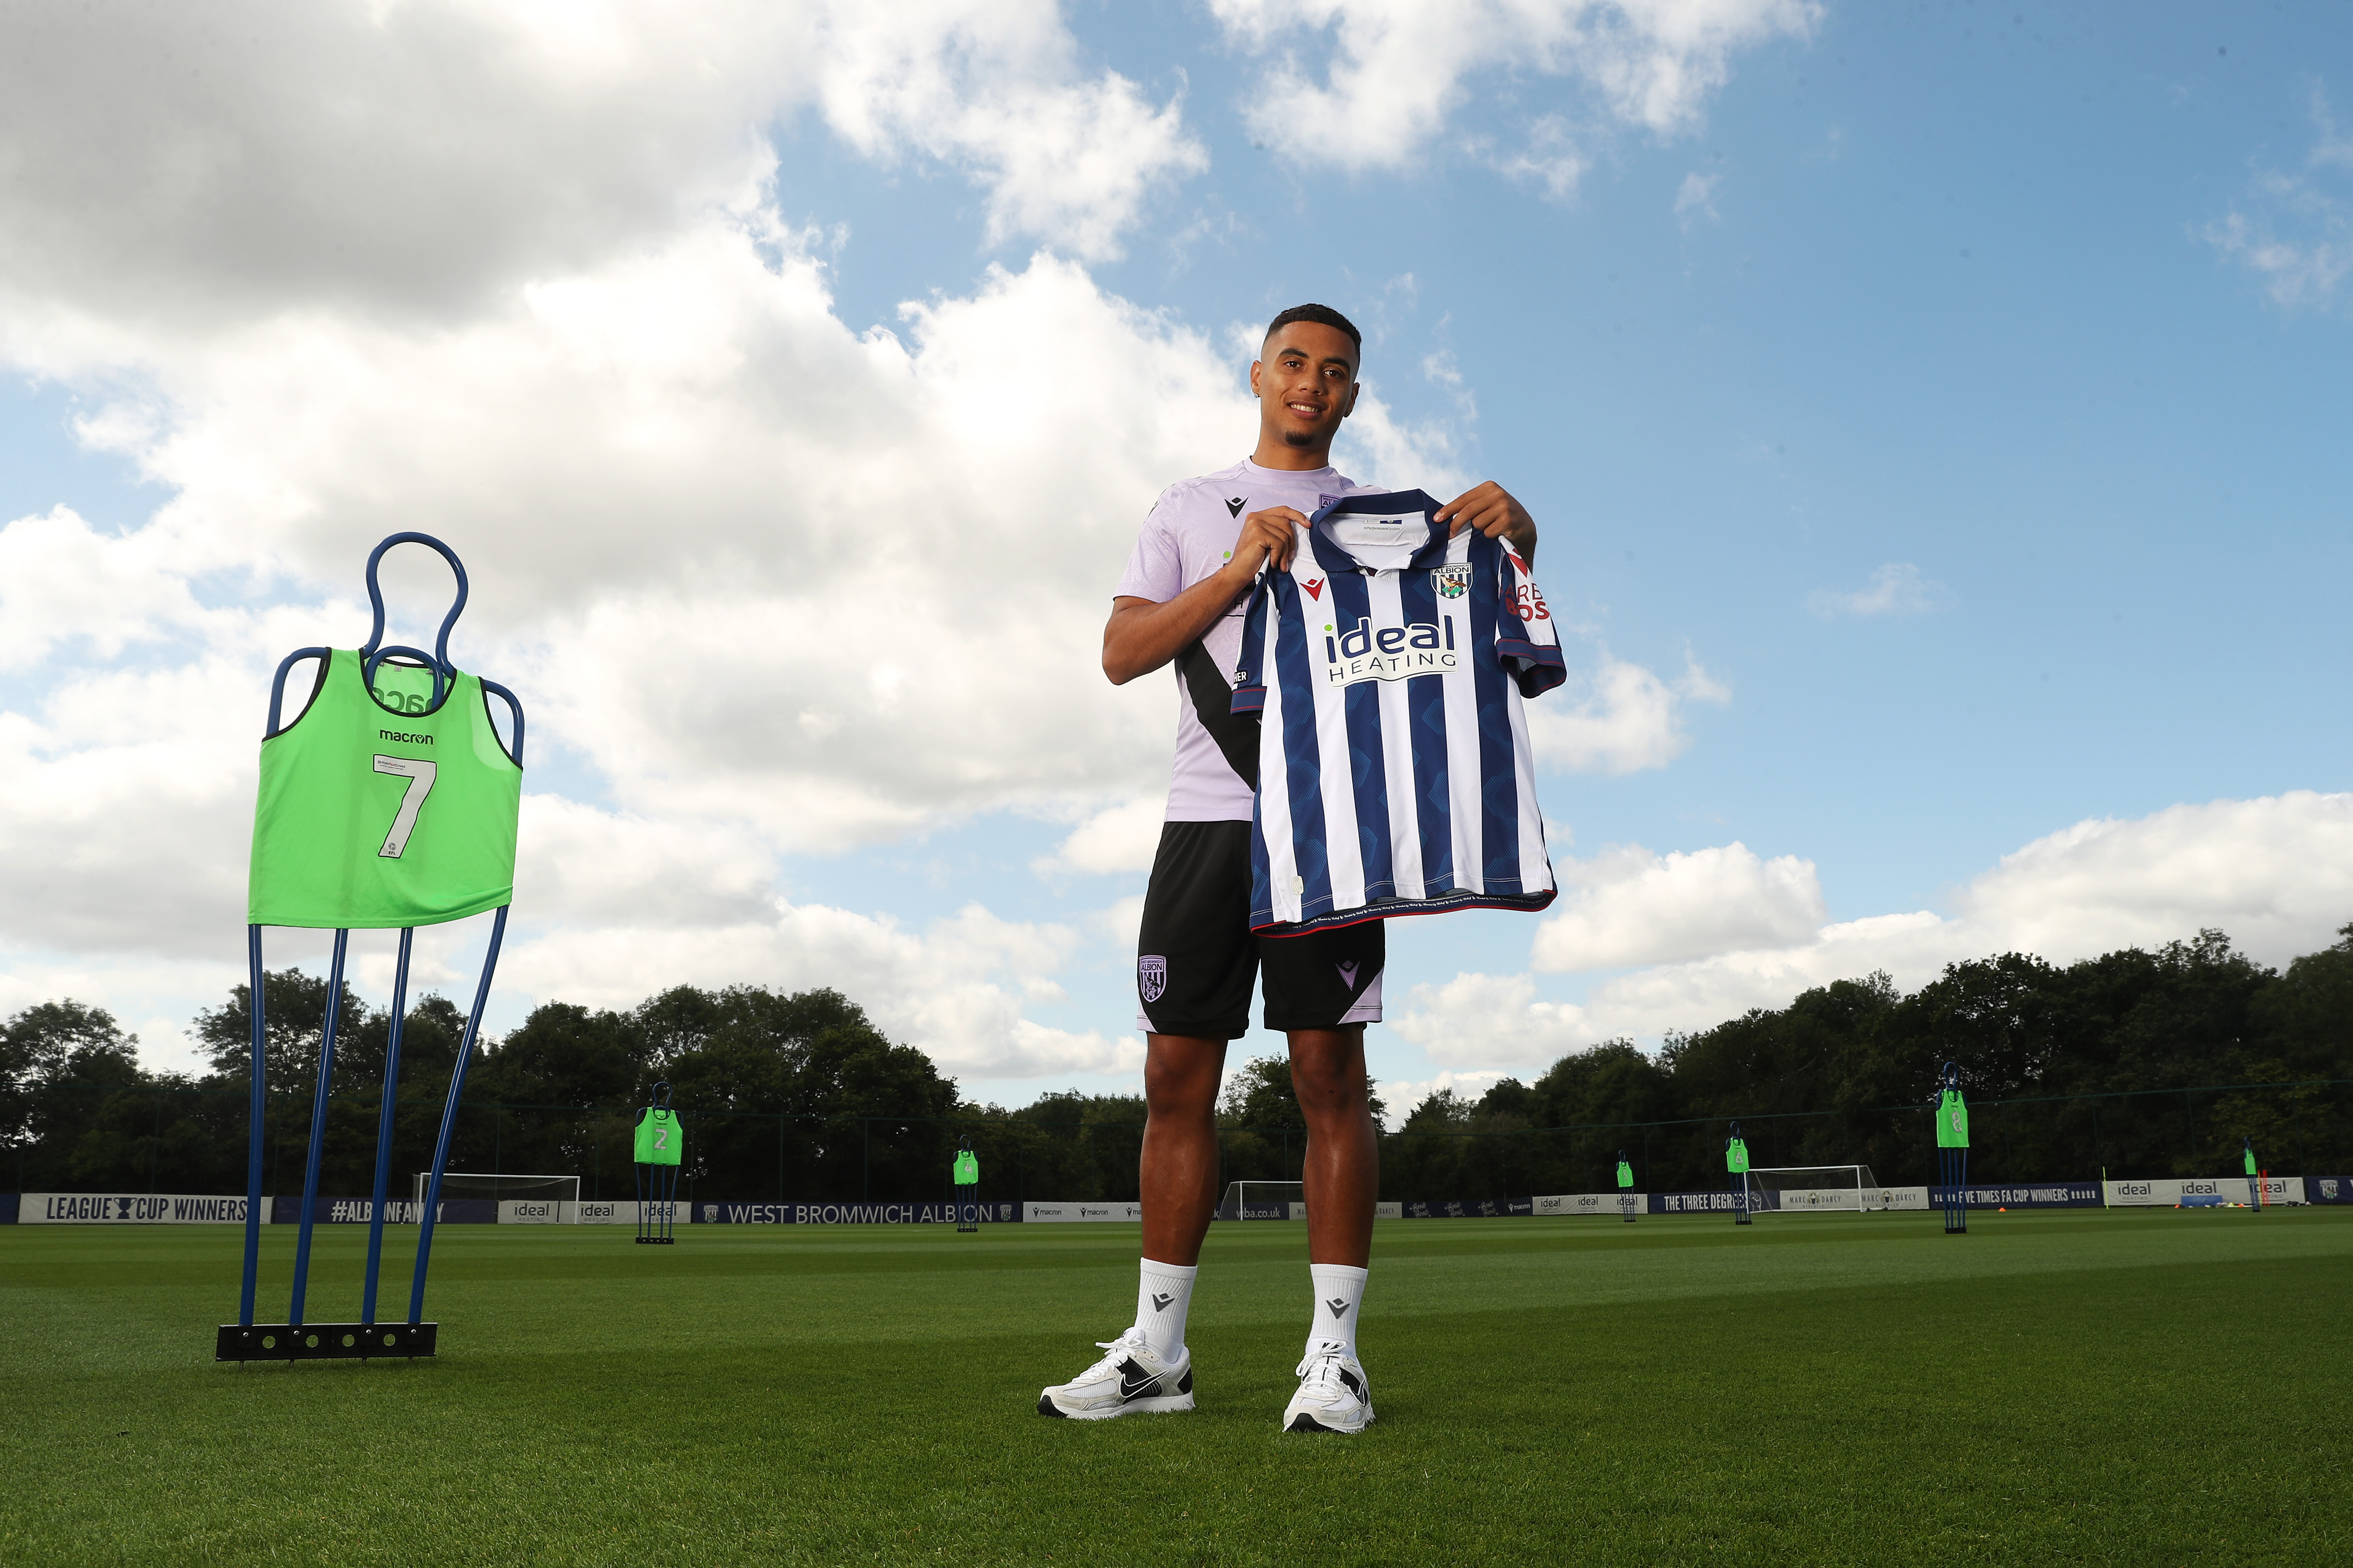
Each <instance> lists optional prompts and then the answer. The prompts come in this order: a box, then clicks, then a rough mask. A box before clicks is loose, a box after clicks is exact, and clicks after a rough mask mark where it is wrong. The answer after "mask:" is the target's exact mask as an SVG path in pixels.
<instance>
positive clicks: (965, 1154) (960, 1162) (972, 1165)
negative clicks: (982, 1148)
mask: <svg viewBox="0 0 2353 1568" xmlns="http://www.w3.org/2000/svg"><path fill="white" fill-rule="evenodd" d="M955 1184H956V1185H957V1186H959V1187H976V1186H978V1185H979V1184H980V1159H979V1156H977V1155H976V1154H975V1153H974V1152H972V1151H971V1150H969V1149H964V1150H959V1151H958V1152H957V1153H956V1157H955Z"/></svg>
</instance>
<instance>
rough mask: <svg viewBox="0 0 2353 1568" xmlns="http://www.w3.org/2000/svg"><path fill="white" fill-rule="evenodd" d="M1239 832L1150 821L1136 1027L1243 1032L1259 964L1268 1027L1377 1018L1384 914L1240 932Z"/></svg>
mask: <svg viewBox="0 0 2353 1568" xmlns="http://www.w3.org/2000/svg"><path fill="white" fill-rule="evenodd" d="M1387 928H1388V921H1366V922H1365V923H1364V924H1362V925H1353V926H1343V927H1341V928H1339V929H1338V930H1336V931H1310V932H1308V933H1307V934H1306V935H1304V936H1279V937H1270V936H1257V935H1254V934H1252V932H1251V931H1250V824H1249V823H1247V822H1170V823H1164V824H1162V826H1161V828H1160V852H1159V854H1158V855H1156V856H1155V857H1154V858H1153V861H1152V883H1151V886H1150V887H1148V888H1146V889H1145V893H1144V924H1143V928H1142V930H1140V931H1138V932H1137V934H1136V942H1135V1000H1136V1004H1137V1017H1136V1026H1137V1027H1138V1028H1141V1029H1145V1030H1148V1031H1150V1032H1151V1033H1153V1034H1155V1035H1192V1036H1195V1037H1199V1038H1204V1039H1218V1040H1235V1039H1240V1037H1242V1036H1244V1035H1246V1034H1248V1033H1249V1032H1250V982H1251V979H1252V977H1253V976H1254V975H1256V974H1258V973H1264V975H1265V977H1266V1011H1265V1014H1264V1017H1265V1020H1266V1026H1267V1027H1268V1028H1270V1029H1334V1028H1338V1027H1339V1026H1342V1025H1344V1024H1377V1023H1379V1022H1380V1019H1381V964H1382V962H1383V960H1384V959H1385V957H1386V956H1387V954H1388V939H1387Z"/></svg>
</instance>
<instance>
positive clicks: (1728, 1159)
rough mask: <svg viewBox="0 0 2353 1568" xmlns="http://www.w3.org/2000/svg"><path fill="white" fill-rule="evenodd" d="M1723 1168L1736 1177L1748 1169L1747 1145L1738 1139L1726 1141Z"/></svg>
mask: <svg viewBox="0 0 2353 1568" xmlns="http://www.w3.org/2000/svg"><path fill="white" fill-rule="evenodd" d="M1724 1168H1725V1170H1727V1171H1729V1172H1731V1173H1733V1174H1734V1175H1736V1176H1737V1175H1740V1174H1742V1173H1745V1172H1746V1170H1747V1169H1748V1145H1747V1143H1746V1142H1745V1141H1743V1140H1741V1139H1738V1138H1732V1139H1727V1140H1726V1141H1725V1145H1724Z"/></svg>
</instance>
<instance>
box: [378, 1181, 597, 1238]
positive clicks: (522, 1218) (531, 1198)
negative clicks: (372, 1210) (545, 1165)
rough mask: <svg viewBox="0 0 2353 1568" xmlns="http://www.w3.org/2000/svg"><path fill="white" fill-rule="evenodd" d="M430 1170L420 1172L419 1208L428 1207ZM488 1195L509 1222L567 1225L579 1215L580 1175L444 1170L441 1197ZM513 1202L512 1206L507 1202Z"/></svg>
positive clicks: (447, 1198)
mask: <svg viewBox="0 0 2353 1568" xmlns="http://www.w3.org/2000/svg"><path fill="white" fill-rule="evenodd" d="M432 1180H433V1173H432V1172H430V1171H419V1172H417V1197H416V1200H415V1201H416V1205H417V1212H418V1213H419V1214H422V1213H424V1211H425V1189H426V1186H427V1184H429V1183H431V1181H432ZM453 1198H488V1199H490V1200H491V1202H493V1203H495V1204H497V1205H499V1218H500V1220H501V1221H502V1222H504V1223H506V1224H509V1225H567V1224H570V1223H572V1222H573V1221H574V1220H575V1219H576V1218H577V1217H578V1216H579V1213H580V1207H579V1205H580V1178H579V1177H577V1176H508V1175H499V1174H494V1173H488V1172H482V1171H444V1172H442V1173H441V1201H442V1202H443V1203H445V1204H446V1203H448V1202H449V1201H450V1200H451V1199H453ZM508 1205H513V1206H512V1207H510V1206H508Z"/></svg>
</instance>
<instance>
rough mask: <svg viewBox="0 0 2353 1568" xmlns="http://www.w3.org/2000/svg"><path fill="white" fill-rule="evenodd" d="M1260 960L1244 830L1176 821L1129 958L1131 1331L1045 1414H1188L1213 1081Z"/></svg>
mask: <svg viewBox="0 0 2353 1568" xmlns="http://www.w3.org/2000/svg"><path fill="white" fill-rule="evenodd" d="M1257 967H1258V963H1257V959H1256V957H1255V955H1254V953H1253V951H1252V945H1251V940H1250V824H1249V823H1247V822H1171V823H1167V824H1165V825H1164V826H1162V828H1161V832H1160V853H1159V854H1158V856H1157V857H1155V859H1154V861H1153V865H1152V880H1151V882H1150V883H1149V884H1148V885H1147V886H1146V888H1145V894H1144V916H1143V920H1142V922H1141V925H1140V928H1139V930H1138V933H1137V942H1136V954H1135V999H1136V1007H1137V1017H1136V1025H1137V1026H1138V1027H1139V1028H1141V1029H1142V1030H1144V1032H1145V1062H1144V1095H1145V1108H1146V1110H1145V1128H1144V1152H1143V1157H1142V1159H1141V1160H1140V1161H1139V1162H1138V1170H1137V1177H1138V1180H1139V1184H1140V1186H1141V1190H1142V1196H1143V1200H1144V1256H1143V1258H1140V1259H1139V1260H1138V1263H1137V1268H1136V1292H1135V1326H1134V1327H1133V1328H1131V1329H1129V1330H1128V1331H1126V1332H1124V1333H1123V1334H1121V1335H1120V1336H1119V1337H1118V1338H1117V1339H1116V1340H1113V1341H1112V1342H1109V1343H1107V1344H1105V1345H1104V1346H1103V1348H1104V1349H1106V1350H1108V1351H1109V1352H1111V1353H1110V1354H1108V1355H1106V1356H1104V1357H1103V1360H1101V1361H1099V1362H1097V1363H1095V1364H1094V1365H1093V1366H1092V1367H1089V1368H1088V1369H1087V1370H1086V1371H1085V1372H1083V1373H1081V1374H1080V1375H1079V1376H1078V1377H1076V1378H1074V1379H1072V1380H1071V1382H1069V1383H1065V1384H1057V1385H1055V1386H1053V1387H1050V1388H1048V1389H1046V1390H1045V1391H1044V1392H1042V1393H1041V1394H1039V1397H1038V1409H1039V1413H1040V1414H1042V1415H1066V1416H1076V1417H1079V1418H1081V1419H1083V1420H1100V1419H1102V1418H1103V1417H1105V1416H1111V1415H1124V1414H1126V1413H1128V1412H1129V1411H1133V1410H1163V1411H1166V1410H1190V1409H1192V1408H1193V1358H1192V1355H1191V1353H1190V1352H1187V1350H1186V1348H1185V1319H1186V1314H1187V1311H1188V1310H1190V1308H1191V1306H1192V1301H1193V1279H1194V1275H1195V1272H1196V1270H1197V1269H1198V1268H1199V1264H1200V1257H1201V1238H1202V1237H1203V1236H1204V1235H1205V1234H1206V1233H1207V1232H1208V1228H1209V1215H1210V1214H1211V1212H1212V1211H1213V1210H1214V1209H1215V1207H1216V1206H1217V1201H1218V1124H1217V1103H1218V1083H1219V1079H1220V1077H1221V1076H1222V1075H1223V1072H1224V1069H1225V1061H1226V1042H1227V1041H1229V1040H1231V1039H1234V1038H1237V1037H1240V1036H1241V1035H1242V1034H1244V1033H1246V1032H1247V1031H1248V1029H1249V1027H1250V986H1251V982H1252V981H1253V980H1254V978H1255V977H1256V971H1257Z"/></svg>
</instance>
